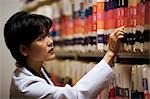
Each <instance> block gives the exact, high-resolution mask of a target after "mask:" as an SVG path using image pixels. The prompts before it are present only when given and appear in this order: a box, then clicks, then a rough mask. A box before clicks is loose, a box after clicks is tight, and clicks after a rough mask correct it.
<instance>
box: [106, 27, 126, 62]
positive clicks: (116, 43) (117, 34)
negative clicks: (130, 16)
mask: <svg viewBox="0 0 150 99" xmlns="http://www.w3.org/2000/svg"><path fill="white" fill-rule="evenodd" d="M123 37H124V26H122V27H119V28H117V29H116V30H115V31H114V32H112V33H111V34H110V35H109V40H108V49H107V52H106V54H105V56H104V58H103V59H104V60H105V61H106V62H107V63H108V64H111V63H112V61H113V59H114V57H115V56H116V55H117V53H118V51H119V49H120V43H121V42H120V40H121V39H122V38H123Z"/></svg>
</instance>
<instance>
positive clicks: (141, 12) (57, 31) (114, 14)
mask: <svg viewBox="0 0 150 99" xmlns="http://www.w3.org/2000/svg"><path fill="white" fill-rule="evenodd" d="M149 9H150V1H149V0H60V2H57V3H53V4H51V5H45V6H42V7H39V8H38V9H37V10H35V11H32V12H31V13H37V14H42V15H46V16H48V17H50V18H51V19H52V20H53V27H52V29H51V30H50V34H51V36H52V37H53V38H54V41H55V49H56V50H58V51H60V50H64V51H77V52H88V51H95V50H99V51H101V52H103V51H106V50H107V41H108V36H109V34H110V33H112V32H113V31H114V30H115V29H116V28H118V27H120V26H125V38H124V39H123V40H122V45H123V46H122V51H126V52H144V51H148V50H149V48H148V45H149V33H150V18H149V17H150V10H149Z"/></svg>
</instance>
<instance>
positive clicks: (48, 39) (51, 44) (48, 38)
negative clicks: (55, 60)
mask: <svg viewBox="0 0 150 99" xmlns="http://www.w3.org/2000/svg"><path fill="white" fill-rule="evenodd" d="M46 38H47V41H48V43H47V44H48V46H49V47H53V46H54V42H53V39H52V37H49V36H47V37H46Z"/></svg>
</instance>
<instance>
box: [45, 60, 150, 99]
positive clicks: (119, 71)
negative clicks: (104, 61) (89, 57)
mask: <svg viewBox="0 0 150 99" xmlns="http://www.w3.org/2000/svg"><path fill="white" fill-rule="evenodd" d="M95 64H96V63H94V62H85V61H77V60H53V61H51V62H47V63H45V67H46V70H47V71H48V72H49V74H50V75H51V79H52V80H53V82H54V83H55V85H58V86H64V85H65V84H70V85H71V86H73V85H74V84H75V83H76V82H77V81H78V80H79V79H80V78H81V77H83V76H84V75H85V74H86V73H87V72H88V71H89V70H90V69H91V68H93V66H95ZM113 69H114V71H115V75H116V77H115V80H114V81H113V82H112V84H110V85H109V87H107V88H106V89H104V90H103V91H102V92H101V93H100V94H99V95H98V97H97V99H150V75H149V73H150V65H148V64H143V65H138V64H137V65H131V64H120V63H115V66H114V67H113Z"/></svg>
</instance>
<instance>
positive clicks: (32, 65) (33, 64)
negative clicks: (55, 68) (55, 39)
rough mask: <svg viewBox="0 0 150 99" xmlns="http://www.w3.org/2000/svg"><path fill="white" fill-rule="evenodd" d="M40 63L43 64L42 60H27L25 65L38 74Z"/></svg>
mask: <svg viewBox="0 0 150 99" xmlns="http://www.w3.org/2000/svg"><path fill="white" fill-rule="evenodd" d="M42 64H43V62H33V61H32V62H31V61H27V66H29V67H30V68H32V69H33V70H34V71H35V72H36V73H38V74H40V70H41V67H42Z"/></svg>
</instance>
